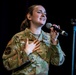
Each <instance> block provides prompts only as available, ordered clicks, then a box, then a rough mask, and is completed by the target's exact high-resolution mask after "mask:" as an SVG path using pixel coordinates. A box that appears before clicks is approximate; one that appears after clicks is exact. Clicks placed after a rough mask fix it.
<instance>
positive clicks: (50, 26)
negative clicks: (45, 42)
mask: <svg viewBox="0 0 76 75" xmlns="http://www.w3.org/2000/svg"><path fill="white" fill-rule="evenodd" d="M46 27H47V28H48V29H50V30H51V32H50V36H51V42H52V44H53V45H57V43H58V40H57V38H58V36H59V34H61V35H64V36H67V35H68V34H67V33H66V32H65V31H64V30H61V29H60V26H59V25H56V24H51V23H47V24H46Z"/></svg>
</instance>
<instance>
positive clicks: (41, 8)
mask: <svg viewBox="0 0 76 75" xmlns="http://www.w3.org/2000/svg"><path fill="white" fill-rule="evenodd" d="M38 10H42V11H44V12H46V10H45V8H44V7H43V6H40V5H39V6H35V7H34V11H38Z"/></svg>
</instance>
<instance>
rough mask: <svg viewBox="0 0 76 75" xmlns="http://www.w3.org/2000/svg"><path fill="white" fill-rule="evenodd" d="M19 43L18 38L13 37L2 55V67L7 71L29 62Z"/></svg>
mask: <svg viewBox="0 0 76 75" xmlns="http://www.w3.org/2000/svg"><path fill="white" fill-rule="evenodd" d="M19 41H20V40H19V38H18V37H17V36H14V37H13V38H12V39H11V40H10V41H9V43H8V44H7V46H6V49H5V51H4V53H3V55H2V59H3V65H4V67H5V68H6V69H7V70H13V69H15V68H18V67H20V66H22V65H23V64H25V63H26V62H27V61H28V60H29V59H28V57H27V55H26V53H25V52H24V50H22V47H21V45H20V42H19Z"/></svg>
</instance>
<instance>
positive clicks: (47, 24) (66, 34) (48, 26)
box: [46, 23, 68, 36]
mask: <svg viewBox="0 0 76 75" xmlns="http://www.w3.org/2000/svg"><path fill="white" fill-rule="evenodd" d="M51 27H53V28H54V30H56V31H57V32H59V33H60V34H61V35H63V36H68V33H66V32H65V31H64V30H62V29H59V28H57V27H55V26H52V24H51V23H46V28H48V29H50V28H51Z"/></svg>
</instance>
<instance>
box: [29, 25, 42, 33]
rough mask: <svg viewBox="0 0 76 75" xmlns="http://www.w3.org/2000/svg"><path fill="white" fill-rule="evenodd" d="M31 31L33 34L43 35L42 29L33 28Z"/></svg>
mask: <svg viewBox="0 0 76 75" xmlns="http://www.w3.org/2000/svg"><path fill="white" fill-rule="evenodd" d="M30 30H31V32H32V33H33V34H40V33H41V27H36V26H31V27H30Z"/></svg>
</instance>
